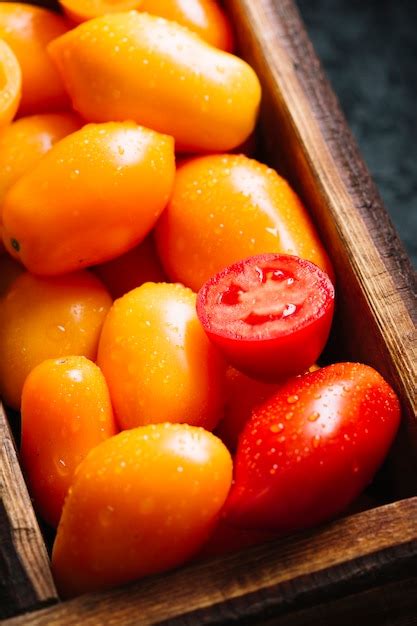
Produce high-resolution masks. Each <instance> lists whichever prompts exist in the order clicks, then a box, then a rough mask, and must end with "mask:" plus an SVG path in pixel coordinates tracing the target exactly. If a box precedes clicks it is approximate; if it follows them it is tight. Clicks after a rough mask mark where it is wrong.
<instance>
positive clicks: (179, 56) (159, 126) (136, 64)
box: [49, 11, 261, 152]
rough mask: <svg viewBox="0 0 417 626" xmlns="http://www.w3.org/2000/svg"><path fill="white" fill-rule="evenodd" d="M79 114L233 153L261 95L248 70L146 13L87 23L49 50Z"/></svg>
mask: <svg viewBox="0 0 417 626" xmlns="http://www.w3.org/2000/svg"><path fill="white" fill-rule="evenodd" d="M49 51H50V54H51V56H52V58H53V59H54V61H55V62H56V65H57V67H58V69H59V71H60V72H61V74H62V76H63V79H64V82H65V85H66V87H67V90H68V93H69V94H70V96H71V99H72V103H73V106H74V108H75V110H76V111H78V112H80V113H81V115H82V116H83V117H84V118H85V119H86V120H88V121H92V122H104V121H109V120H134V121H136V122H138V123H139V124H143V125H144V126H147V127H148V128H154V129H155V130H157V131H159V132H162V133H167V134H168V135H172V136H173V137H174V138H175V141H176V148H177V150H182V151H188V152H206V151H225V150H230V149H232V148H234V147H236V146H238V145H239V144H240V143H242V142H243V141H245V139H246V138H247V137H248V136H249V135H250V133H251V132H252V130H253V128H254V126H255V123H256V118H257V113H258V107H259V102H260V97H261V88H260V84H259V80H258V78H257V76H256V74H255V72H254V71H253V70H252V68H251V67H250V66H249V65H248V64H247V63H245V61H243V60H242V59H239V58H238V57H236V56H233V55H232V54H229V53H227V52H223V51H222V50H218V49H217V48H214V47H213V46H211V45H209V44H208V43H206V42H205V41H204V40H203V39H201V37H199V36H198V35H196V34H195V33H193V32H191V31H190V30H188V28H184V27H183V26H181V25H180V24H177V23H175V22H171V21H168V20H164V19H163V18H160V17H155V16H153V15H148V14H147V13H137V12H135V11H130V12H128V13H117V14H113V15H105V16H103V17H99V18H96V19H95V20H90V21H88V22H84V23H83V24H81V25H80V26H78V27H77V28H75V29H74V30H72V31H70V32H69V33H67V34H66V35H64V36H63V37H59V38H58V39H56V40H55V41H54V42H53V43H52V44H50V46H49Z"/></svg>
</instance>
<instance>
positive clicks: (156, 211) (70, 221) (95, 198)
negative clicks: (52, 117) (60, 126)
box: [3, 122, 175, 275]
mask: <svg viewBox="0 0 417 626" xmlns="http://www.w3.org/2000/svg"><path fill="white" fill-rule="evenodd" d="M174 176H175V155H174V140H173V139H172V137H168V136H167V135H161V134H160V133H156V132H155V131H153V130H149V129H148V128H143V127H141V126H137V125H136V124H135V123H133V122H116V123H112V122H109V123H108V124H87V126H84V127H83V128H81V130H79V131H77V132H75V133H72V134H70V135H68V136H67V137H64V138H63V139H61V141H59V142H58V143H56V144H55V145H54V146H53V147H52V148H51V149H50V150H49V152H48V153H47V154H45V155H44V157H43V158H42V159H41V160H40V161H39V162H38V163H37V164H36V165H35V166H34V167H33V168H32V169H31V170H30V171H29V172H27V173H26V174H24V175H23V176H22V177H21V178H20V179H19V180H18V181H17V182H16V183H15V184H14V185H13V186H12V187H11V189H9V191H8V193H7V194H6V197H5V200H4V203H3V241H4V244H5V246H6V249H7V250H8V251H9V252H10V254H11V255H12V256H14V257H15V258H17V259H19V260H20V261H21V262H22V263H23V265H25V266H26V267H27V269H28V270H29V271H31V272H33V273H34V274H40V275H52V274H63V273H66V272H71V271H74V270H76V269H81V268H83V267H89V266H90V265H95V264H98V263H102V262H104V261H108V260H109V259H111V258H114V257H116V256H119V255H120V254H123V253H124V252H127V250H129V249H131V248H133V247H134V246H135V245H137V244H138V243H140V241H142V240H143V239H144V237H145V236H146V235H147V234H148V232H149V231H150V230H151V229H152V228H153V226H154V224H155V222H156V220H157V219H158V217H159V215H160V214H161V212H162V210H163V209H164V207H165V205H166V203H167V202H168V199H169V196H170V193H171V190H172V186H173V181H174Z"/></svg>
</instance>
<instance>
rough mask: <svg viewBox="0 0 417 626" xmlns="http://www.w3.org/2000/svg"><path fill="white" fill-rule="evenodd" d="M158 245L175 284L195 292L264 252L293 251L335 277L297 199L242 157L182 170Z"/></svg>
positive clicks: (194, 163)
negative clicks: (227, 269)
mask: <svg viewBox="0 0 417 626" xmlns="http://www.w3.org/2000/svg"><path fill="white" fill-rule="evenodd" d="M156 242H157V246H158V251H159V255H160V258H161V260H162V263H163V265H164V268H165V270H166V272H167V274H168V276H169V277H170V278H171V280H175V281H180V282H182V283H184V284H185V285H187V286H188V287H191V289H193V290H194V291H198V290H199V289H200V287H201V286H202V285H203V283H204V282H205V281H206V280H208V279H209V278H210V277H211V276H212V275H213V274H216V273H217V272H219V271H220V270H221V269H222V268H223V267H226V266H227V265H230V264H231V263H234V262H235V261H239V260H241V259H244V258H245V257H249V256H253V255H255V254H262V253H266V252H281V253H285V254H294V255H296V256H299V257H302V258H305V259H308V260H309V261H312V262H313V263H315V264H316V265H318V266H319V267H321V268H322V269H324V270H325V271H327V272H329V273H330V274H331V275H332V269H331V265H330V261H329V259H328V257H327V254H326V252H325V251H324V249H323V246H322V244H321V243H320V240H319V237H318V235H317V232H316V230H315V228H314V226H313V224H312V222H311V220H310V217H309V215H308V213H307V210H306V208H305V207H304V206H303V204H302V203H301V201H300V199H299V198H298V196H297V195H296V194H295V193H294V191H293V190H292V189H291V187H290V186H289V185H288V183H287V182H286V181H285V180H284V179H283V178H281V177H280V176H278V174H277V173H276V172H275V171H274V170H273V169H271V168H269V167H267V166H266V165H264V164H262V163H259V162H258V161H255V160H253V159H249V158H247V157H245V156H243V155H215V156H206V157H199V158H194V159H190V160H189V161H187V162H186V163H185V164H184V165H182V166H181V167H179V168H178V170H177V175H176V179H175V185H174V191H173V193H172V196H171V200H170V202H169V204H168V206H167V208H166V210H165V211H164V213H163V215H162V217H161V219H160V221H159V223H158V225H157V228H156Z"/></svg>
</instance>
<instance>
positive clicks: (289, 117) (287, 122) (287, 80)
mask: <svg viewBox="0 0 417 626" xmlns="http://www.w3.org/2000/svg"><path fill="white" fill-rule="evenodd" d="M227 6H228V8H229V10H230V11H231V13H232V16H233V17H234V18H235V19H236V20H238V21H239V22H240V37H241V40H242V41H243V42H244V45H243V46H242V48H243V49H245V52H246V54H245V56H246V57H247V58H248V60H249V62H250V63H251V64H252V65H253V66H254V68H255V70H257V71H258V73H259V74H260V76H261V80H262V82H263V86H264V88H265V89H264V93H265V97H264V115H265V117H266V118H267V122H268V133H267V134H266V137H265V138H266V141H267V143H268V142H269V144H270V150H269V152H270V154H272V155H273V154H274V153H276V152H277V150H279V147H278V148H277V146H279V144H280V143H282V144H283V145H284V147H286V148H288V146H292V148H293V149H292V150H291V151H289V156H288V153H287V159H288V163H289V170H288V171H291V172H292V174H293V175H294V173H295V178H294V180H293V182H295V183H296V186H297V187H298V189H299V191H300V190H301V191H303V192H304V194H303V195H304V199H305V200H308V202H307V204H308V205H309V206H310V208H311V209H312V213H313V217H315V219H316V222H317V223H318V224H319V227H320V230H321V235H322V238H323V240H324V243H325V244H326V245H327V247H328V249H331V248H332V246H333V247H334V242H335V241H339V247H338V249H337V250H336V254H335V253H334V254H333V257H334V258H333V260H334V263H335V266H336V270H337V271H338V275H339V283H343V284H344V290H339V294H338V301H339V313H340V311H342V313H343V315H342V314H339V315H338V323H339V324H340V326H341V331H340V332H339V336H342V337H343V338H344V337H348V338H349V341H350V343H351V346H352V349H351V350H350V352H349V343H348V342H347V341H345V343H346V345H347V347H348V351H347V358H349V359H354V360H361V361H363V362H367V363H369V364H370V365H373V366H374V367H376V369H378V370H379V371H380V372H381V373H382V375H383V376H384V377H385V378H386V379H387V380H388V381H389V382H390V383H391V384H392V385H393V387H394V389H396V391H397V393H398V395H399V396H400V398H401V400H402V406H403V414H404V416H405V419H404V421H403V424H402V429H401V432H400V436H399V437H398V440H397V442H396V447H395V452H394V454H392V455H391V458H394V457H395V462H394V463H392V464H390V472H391V475H392V478H393V482H394V484H395V489H396V490H397V495H399V494H401V496H402V497H405V496H410V495H414V494H415V493H416V487H415V484H416V483H415V477H416V475H417V393H416V380H417V330H416V324H415V322H416V320H417V298H416V292H417V275H416V273H415V272H414V270H413V268H412V266H411V263H410V261H409V259H408V257H407V255H406V253H405V251H404V248H403V246H402V243H401V242H400V240H399V239H398V237H397V235H396V233H395V230H394V228H393V226H392V223H391V221H390V219H389V217H388V214H387V212H386V210H385V208H384V206H383V203H382V201H381V198H380V196H379V194H378V192H377V190H376V188H375V185H374V183H373V181H372V179H371V177H370V175H369V172H368V170H367V168H366V166H365V164H364V162H363V160H362V158H361V157H360V155H359V151H358V148H357V145H356V142H355V140H354V139H353V136H352V134H351V132H350V130H349V128H348V126H347V124H346V120H345V118H344V116H343V114H342V112H341V109H340V106H339V104H338V102H337V99H336V97H335V95H334V93H333V92H332V90H331V87H330V85H329V83H328V81H327V79H326V77H325V75H324V72H323V70H322V68H321V66H320V63H319V61H318V59H317V56H316V55H315V53H314V50H313V47H312V45H311V43H310V41H309V39H308V36H307V34H306V32H305V29H304V26H303V24H302V20H301V18H300V15H299V13H298V11H297V9H296V7H295V5H294V2H293V1H292V0H280V2H276V1H274V0H260V1H259V2H256V3H252V2H251V1H250V0H228V2H227ZM271 120H272V121H273V122H275V125H274V124H271ZM285 173H288V172H285ZM333 252H334V250H333ZM347 274H349V275H350V278H349V277H348V276H347ZM353 318H355V320H356V321H355V332H353V333H352V329H351V326H352V324H351V321H350V320H352V319H353ZM407 476H409V477H410V480H409V481H408V483H407V481H406V480H405V477H407ZM411 478H412V479H411Z"/></svg>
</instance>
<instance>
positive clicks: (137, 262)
mask: <svg viewBox="0 0 417 626" xmlns="http://www.w3.org/2000/svg"><path fill="white" fill-rule="evenodd" d="M93 271H94V273H95V274H96V275H97V276H98V277H99V278H100V280H102V281H103V283H104V284H105V285H106V287H107V289H108V290H109V292H110V293H111V296H112V298H114V299H116V298H121V297H122V296H124V295H125V293H127V292H128V291H132V289H136V287H140V285H143V283H149V282H150V283H163V282H165V281H166V276H165V273H164V270H163V269H162V265H161V262H160V260H159V257H158V254H157V252H156V248H155V244H154V241H153V237H152V235H149V236H148V237H146V239H144V240H143V241H142V242H141V243H140V244H139V245H138V246H136V247H135V248H133V249H132V250H129V251H128V252H125V254H122V255H121V256H119V257H116V258H115V259H112V260H111V261H107V263H102V264H101V265H97V266H96V267H94V268H93Z"/></svg>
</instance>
